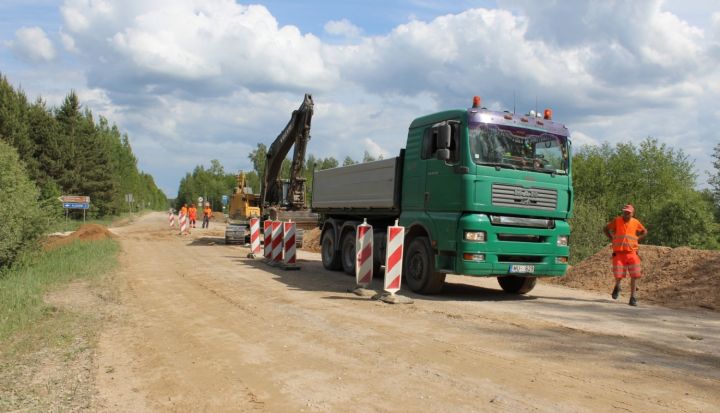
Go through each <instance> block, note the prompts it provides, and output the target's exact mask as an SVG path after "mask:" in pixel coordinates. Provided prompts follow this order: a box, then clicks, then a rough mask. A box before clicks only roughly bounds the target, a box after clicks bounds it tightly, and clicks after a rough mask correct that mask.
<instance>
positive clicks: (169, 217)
mask: <svg viewBox="0 0 720 413" xmlns="http://www.w3.org/2000/svg"><path fill="white" fill-rule="evenodd" d="M168 220H169V221H170V228H173V227H175V214H173V213H172V211H170V212H169V213H168Z"/></svg>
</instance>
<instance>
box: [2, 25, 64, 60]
mask: <svg viewBox="0 0 720 413" xmlns="http://www.w3.org/2000/svg"><path fill="white" fill-rule="evenodd" d="M9 46H10V48H11V49H12V51H13V53H15V55H17V56H18V57H20V58H21V59H23V60H26V61H30V62H48V61H51V60H53V59H55V56H56V53H55V47H54V46H53V44H52V42H51V41H50V39H49V38H48V37H47V35H46V34H45V31H44V30H43V29H41V28H39V27H22V28H20V29H18V30H17V31H16V32H15V40H13V41H11V42H9Z"/></svg>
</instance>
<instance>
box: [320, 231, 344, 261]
mask: <svg viewBox="0 0 720 413" xmlns="http://www.w3.org/2000/svg"><path fill="white" fill-rule="evenodd" d="M320 245H321V254H320V255H321V256H322V263H323V267H325V268H326V269H328V270H332V271H336V270H339V269H340V268H342V264H340V254H339V253H338V252H337V250H336V249H335V230H334V229H333V228H330V229H329V230H327V231H325V232H323V236H322V242H321V244H320Z"/></svg>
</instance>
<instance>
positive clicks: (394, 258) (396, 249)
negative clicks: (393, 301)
mask: <svg viewBox="0 0 720 413" xmlns="http://www.w3.org/2000/svg"><path fill="white" fill-rule="evenodd" d="M404 240H405V227H401V226H399V225H398V221H397V220H395V225H393V226H390V227H388V231H387V243H386V244H385V245H387V254H386V256H385V284H384V286H383V289H384V290H385V291H387V292H389V293H390V294H395V293H396V292H398V291H399V290H400V280H401V278H402V263H403V251H404V249H405V247H404V244H403V243H404Z"/></svg>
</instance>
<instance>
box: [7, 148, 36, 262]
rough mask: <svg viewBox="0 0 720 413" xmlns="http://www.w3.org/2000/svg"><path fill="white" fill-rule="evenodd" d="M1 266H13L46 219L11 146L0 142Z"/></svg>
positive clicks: (33, 188) (30, 182) (33, 185)
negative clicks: (0, 195)
mask: <svg viewBox="0 0 720 413" xmlns="http://www.w3.org/2000/svg"><path fill="white" fill-rule="evenodd" d="M0 171H2V173H0V194H2V197H3V203H4V205H3V206H2V207H0V225H1V226H2V230H1V231H0V267H6V266H8V265H10V264H11V263H12V261H13V260H14V259H15V257H16V256H17V254H18V252H20V250H21V249H22V248H24V247H26V246H28V245H30V244H31V243H33V242H34V241H35V240H36V239H37V238H38V237H39V236H40V235H41V234H42V232H43V230H44V227H45V225H46V224H47V222H46V220H45V219H43V212H42V210H41V209H40V206H39V205H38V189H37V187H36V186H35V184H34V183H33V182H32V181H31V180H30V178H29V177H28V175H27V172H26V170H25V167H24V165H23V164H22V162H21V161H20V158H19V157H18V154H17V151H16V150H15V148H13V147H12V146H10V145H8V144H7V143H5V142H4V141H1V140H0Z"/></svg>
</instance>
